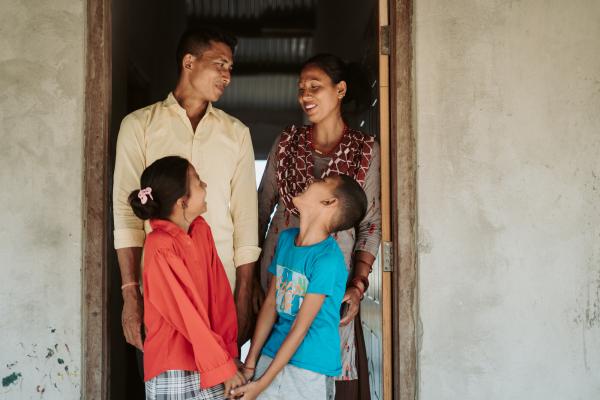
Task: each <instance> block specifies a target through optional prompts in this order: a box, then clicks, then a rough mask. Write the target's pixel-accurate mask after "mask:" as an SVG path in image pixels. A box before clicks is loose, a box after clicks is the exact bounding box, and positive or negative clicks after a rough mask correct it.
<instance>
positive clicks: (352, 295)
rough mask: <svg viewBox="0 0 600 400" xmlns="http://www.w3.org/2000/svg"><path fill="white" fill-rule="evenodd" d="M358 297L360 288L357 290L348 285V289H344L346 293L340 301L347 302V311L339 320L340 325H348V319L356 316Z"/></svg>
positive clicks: (359, 296)
mask: <svg viewBox="0 0 600 400" xmlns="http://www.w3.org/2000/svg"><path fill="white" fill-rule="evenodd" d="M360 298H361V293H360V290H358V288H356V287H354V286H350V287H349V288H348V289H346V294H345V295H344V299H343V300H342V303H348V311H347V312H346V315H344V316H343V318H342V320H341V321H340V326H345V325H348V324H349V323H350V321H352V320H353V319H354V317H356V314H358V310H359V306H360Z"/></svg>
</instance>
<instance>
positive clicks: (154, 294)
mask: <svg viewBox="0 0 600 400" xmlns="http://www.w3.org/2000/svg"><path fill="white" fill-rule="evenodd" d="M150 226H151V227H152V232H151V233H149V234H148V237H147V238H146V242H145V245H144V271H143V285H144V324H145V328H146V339H145V341H144V380H146V381H147V380H149V379H151V378H153V377H155V376H156V375H158V374H160V373H162V372H164V371H167V370H186V371H198V373H199V374H200V385H201V386H202V388H208V387H211V386H214V385H217V384H219V383H222V382H224V381H225V380H227V379H228V378H230V377H232V376H233V375H234V374H235V373H236V371H237V368H236V364H235V363H234V361H233V359H234V358H237V357H238V347H237V317H236V308H235V304H234V301H233V295H232V294H231V287H230V286H229V281H228V280H227V275H226V274H225V270H224V269H223V265H222V264H221V260H220V259H219V256H218V255H217V250H216V248H215V243H214V239H213V236H212V233H211V230H210V227H209V226H208V224H207V223H206V221H205V220H204V218H202V217H198V218H196V219H195V220H194V221H193V222H192V224H191V225H190V228H189V231H188V233H185V232H184V231H183V230H182V229H181V228H180V227H178V226H177V225H175V224H174V223H172V222H170V221H166V220H160V219H154V220H151V221H150Z"/></svg>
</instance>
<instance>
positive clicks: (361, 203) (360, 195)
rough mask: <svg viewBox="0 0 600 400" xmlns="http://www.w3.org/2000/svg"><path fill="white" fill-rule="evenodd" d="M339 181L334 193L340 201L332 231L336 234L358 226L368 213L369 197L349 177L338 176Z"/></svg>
mask: <svg viewBox="0 0 600 400" xmlns="http://www.w3.org/2000/svg"><path fill="white" fill-rule="evenodd" d="M332 178H334V179H336V180H337V185H336V188H335V190H334V192H333V194H334V196H335V197H336V198H337V199H338V201H339V209H338V213H337V215H336V216H335V218H334V222H333V227H332V231H331V232H330V233H335V232H339V231H344V230H346V229H350V228H352V227H354V226H356V225H357V224H358V223H359V222H360V221H362V219H363V218H364V217H365V214H366V213H367V195H366V194H365V191H364V190H363V188H362V187H361V186H360V185H359V184H358V182H356V181H355V180H354V179H352V178H350V177H349V176H348V175H336V176H332Z"/></svg>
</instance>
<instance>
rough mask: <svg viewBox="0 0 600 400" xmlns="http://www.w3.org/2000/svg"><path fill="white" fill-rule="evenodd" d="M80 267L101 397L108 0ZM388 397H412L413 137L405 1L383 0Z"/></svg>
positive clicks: (106, 0)
mask: <svg viewBox="0 0 600 400" xmlns="http://www.w3.org/2000/svg"><path fill="white" fill-rule="evenodd" d="M86 3H87V9H86V11H87V12H86V21H85V23H86V41H85V44H86V56H85V62H86V66H85V69H86V75H85V76H86V83H85V115H84V121H85V123H84V135H85V137H84V143H85V148H84V196H83V203H82V206H83V218H84V220H83V226H84V228H83V268H82V285H83V287H82V378H81V379H82V382H81V384H82V389H81V393H82V398H83V399H90V400H91V399H94V400H96V399H99V400H104V399H108V378H109V373H110V371H109V356H110V355H109V354H108V347H109V346H108V330H109V326H108V318H107V311H108V289H109V288H108V279H107V277H108V271H107V266H108V262H107V261H108V260H107V256H108V252H107V249H108V246H110V245H111V244H109V243H107V237H108V235H107V233H108V232H107V229H108V228H107V226H108V224H107V220H108V218H110V217H111V216H110V215H108V214H109V213H108V201H109V198H108V193H109V188H108V182H109V179H108V177H109V166H108V151H109V148H108V140H109V137H110V111H111V86H112V85H111V79H112V76H111V65H112V53H111V52H112V46H111V12H110V10H111V0H87V2H86ZM389 10H390V32H391V34H390V36H391V37H390V39H391V59H390V111H391V121H390V123H391V131H390V132H391V135H390V136H391V138H390V140H391V177H392V239H393V243H394V271H393V272H392V277H391V281H392V282H391V288H392V354H393V357H392V358H393V359H392V367H393V368H392V378H393V379H392V381H393V382H392V387H393V399H395V400H414V399H416V396H417V381H416V378H417V334H416V316H417V251H416V243H417V240H416V236H417V234H416V221H417V210H416V188H417V186H416V144H415V137H414V132H413V128H412V101H413V96H412V92H413V91H412V24H411V16H412V0H389Z"/></svg>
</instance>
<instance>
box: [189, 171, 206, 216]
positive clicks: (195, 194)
mask: <svg viewBox="0 0 600 400" xmlns="http://www.w3.org/2000/svg"><path fill="white" fill-rule="evenodd" d="M188 185H189V196H188V198H187V200H186V202H185V203H186V209H185V213H186V216H187V218H188V219H190V220H191V219H193V218H196V217H197V216H199V215H202V214H204V213H205V212H206V183H204V182H203V181H202V180H201V179H200V177H199V176H198V173H197V172H196V169H195V168H194V167H193V166H192V165H191V164H190V165H189V167H188Z"/></svg>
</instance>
